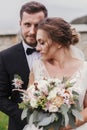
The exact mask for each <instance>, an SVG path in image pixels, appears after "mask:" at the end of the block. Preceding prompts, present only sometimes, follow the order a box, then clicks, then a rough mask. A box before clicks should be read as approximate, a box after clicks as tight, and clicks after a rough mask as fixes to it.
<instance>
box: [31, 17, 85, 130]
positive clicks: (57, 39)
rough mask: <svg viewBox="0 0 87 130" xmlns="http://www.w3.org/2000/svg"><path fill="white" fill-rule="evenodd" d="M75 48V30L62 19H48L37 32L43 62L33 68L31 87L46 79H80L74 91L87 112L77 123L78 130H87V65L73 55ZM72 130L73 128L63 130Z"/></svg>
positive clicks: (37, 63)
mask: <svg viewBox="0 0 87 130" xmlns="http://www.w3.org/2000/svg"><path fill="white" fill-rule="evenodd" d="M72 44H73V43H72V31H71V27H70V25H69V24H68V23H67V22H66V21H64V20H63V19H62V18H47V19H45V20H44V21H43V22H41V23H40V24H39V26H38V30H37V46H36V50H37V51H39V52H40V55H41V58H40V59H39V60H36V61H35V63H34V64H33V67H32V70H31V73H30V78H29V84H32V83H33V82H34V81H35V80H37V81H38V80H40V79H43V78H58V79H59V80H62V79H63V77H64V76H66V77H68V79H69V80H72V79H74V78H76V83H75V84H74V86H73V87H72V89H74V90H76V91H77V92H78V93H79V94H80V98H79V100H80V105H81V107H82V108H83V110H82V111H81V114H82V116H83V119H84V120H83V121H80V120H77V119H76V127H77V128H76V130H87V94H86V91H87V78H86V77H87V62H86V61H84V60H82V59H81V58H78V56H76V57H75V56H73V55H72V50H74V49H73V47H71V46H72ZM77 52H78V51H77ZM71 129H72V128H71V127H70V126H67V127H66V128H61V130H71Z"/></svg>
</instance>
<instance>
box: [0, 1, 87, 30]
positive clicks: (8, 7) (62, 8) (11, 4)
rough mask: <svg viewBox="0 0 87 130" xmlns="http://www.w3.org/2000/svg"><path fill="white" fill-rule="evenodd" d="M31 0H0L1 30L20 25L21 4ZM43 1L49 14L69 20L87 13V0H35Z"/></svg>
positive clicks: (15, 27) (16, 27)
mask: <svg viewBox="0 0 87 130" xmlns="http://www.w3.org/2000/svg"><path fill="white" fill-rule="evenodd" d="M28 1H30V0H0V30H7V29H8V30H12V29H15V30H16V29H18V27H19V11H20V8H21V5H22V4H24V3H26V2H28ZM35 1H39V2H41V3H43V4H44V5H45V6H46V7H47V8H48V12H49V16H58V17H62V18H64V19H65V20H67V21H68V22H71V21H72V20H74V19H76V18H79V17H82V16H85V15H87V0H35Z"/></svg>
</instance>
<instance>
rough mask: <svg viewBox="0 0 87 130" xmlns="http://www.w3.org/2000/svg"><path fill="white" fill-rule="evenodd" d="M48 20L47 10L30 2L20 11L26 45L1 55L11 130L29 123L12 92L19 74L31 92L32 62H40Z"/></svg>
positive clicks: (1, 106)
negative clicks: (39, 35) (40, 32)
mask: <svg viewBox="0 0 87 130" xmlns="http://www.w3.org/2000/svg"><path fill="white" fill-rule="evenodd" d="M45 17H47V9H46V7H45V6H44V5H43V4H41V3H38V2H34V1H33V2H28V3H26V4H24V5H23V6H22V7H21V10H20V28H21V35H22V39H23V40H22V42H21V43H19V44H17V45H15V46H13V47H11V48H9V49H6V50H4V51H2V52H0V111H2V112H4V113H5V114H7V115H8V116H9V126H8V130H22V129H23V127H24V125H25V124H26V120H23V121H22V120H21V113H22V110H21V109H20V108H19V106H18V103H20V102H21V98H20V94H19V92H17V91H12V90H13V89H14V86H12V80H13V78H14V75H15V74H18V75H20V76H21V78H22V80H23V81H24V84H23V89H26V88H27V85H28V80H29V72H30V69H31V67H32V62H33V61H34V60H35V59H37V58H38V53H37V52H35V46H36V32H37V26H38V23H39V22H40V21H41V20H43V19H44V18H45Z"/></svg>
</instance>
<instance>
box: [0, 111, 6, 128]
mask: <svg viewBox="0 0 87 130" xmlns="http://www.w3.org/2000/svg"><path fill="white" fill-rule="evenodd" d="M7 129H8V116H7V115H5V114H4V113H2V112H0V130H7Z"/></svg>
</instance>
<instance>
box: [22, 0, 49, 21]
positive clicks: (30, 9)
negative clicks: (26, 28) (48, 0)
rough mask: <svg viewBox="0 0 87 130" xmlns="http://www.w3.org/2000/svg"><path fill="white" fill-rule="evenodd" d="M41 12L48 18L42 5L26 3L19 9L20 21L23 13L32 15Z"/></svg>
mask: <svg viewBox="0 0 87 130" xmlns="http://www.w3.org/2000/svg"><path fill="white" fill-rule="evenodd" d="M41 11H42V12H43V13H44V16H45V17H47V16H48V11H47V9H46V7H45V6H44V5H43V4H42V3H40V2H35V1H31V2H27V3H26V4H24V5H23V6H22V7H21V10H20V19H21V20H22V16H23V12H26V13H28V14H34V13H38V12H41Z"/></svg>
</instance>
